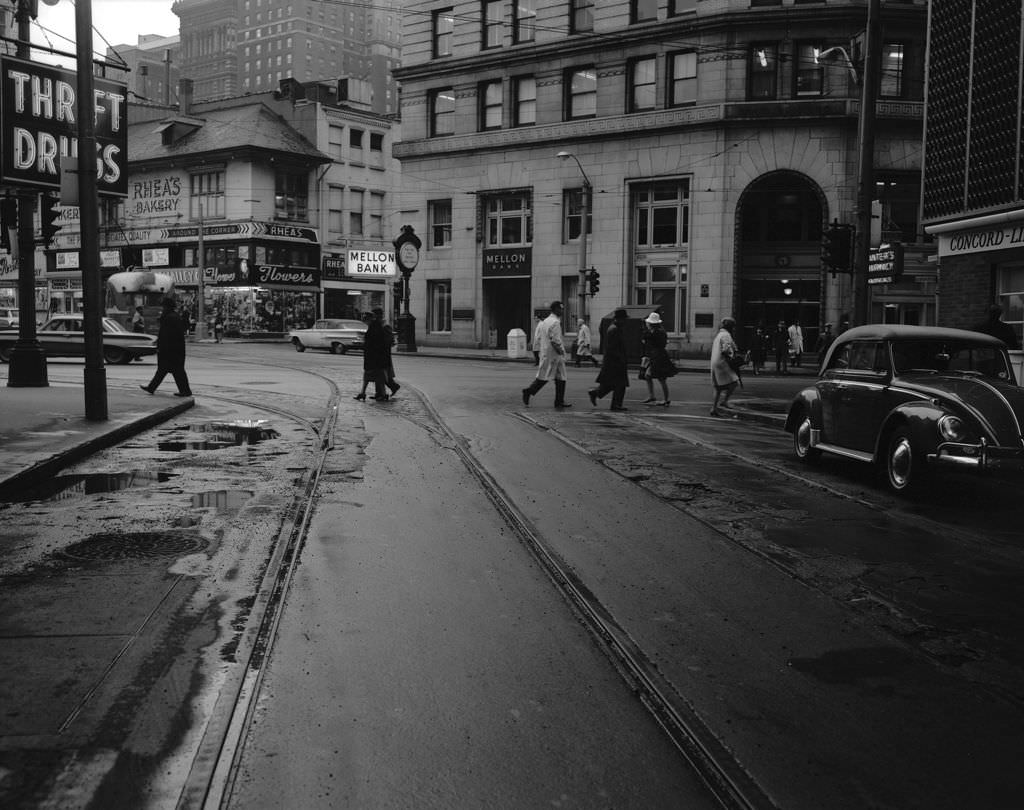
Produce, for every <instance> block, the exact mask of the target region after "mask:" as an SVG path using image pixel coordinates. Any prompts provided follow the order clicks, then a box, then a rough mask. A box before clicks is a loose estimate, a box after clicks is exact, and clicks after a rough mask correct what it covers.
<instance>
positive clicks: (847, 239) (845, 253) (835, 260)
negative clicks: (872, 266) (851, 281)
mask: <svg viewBox="0 0 1024 810" xmlns="http://www.w3.org/2000/svg"><path fill="white" fill-rule="evenodd" d="M852 249H853V228H852V227H850V226H849V225H841V224H839V222H833V223H832V224H831V225H829V226H828V228H826V229H825V231H824V233H822V235H821V263H822V264H823V265H825V266H826V267H827V268H830V269H831V270H832V271H837V270H849V269H850V265H851V264H852V261H851V256H850V253H851V251H852Z"/></svg>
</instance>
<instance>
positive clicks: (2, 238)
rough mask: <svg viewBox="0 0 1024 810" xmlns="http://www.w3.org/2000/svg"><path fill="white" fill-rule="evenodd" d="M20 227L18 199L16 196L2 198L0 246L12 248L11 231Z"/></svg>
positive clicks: (0, 208)
mask: <svg viewBox="0 0 1024 810" xmlns="http://www.w3.org/2000/svg"><path fill="white" fill-rule="evenodd" d="M17 227H18V201H17V200H16V199H14V197H4V198H3V200H0V248H3V249H4V250H7V251H9V250H10V249H11V231H12V230H14V229H15V228H17Z"/></svg>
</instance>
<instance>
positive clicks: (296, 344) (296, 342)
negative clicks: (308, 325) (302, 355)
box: [292, 338, 306, 352]
mask: <svg viewBox="0 0 1024 810" xmlns="http://www.w3.org/2000/svg"><path fill="white" fill-rule="evenodd" d="M292 346H294V347H295V351H297V352H304V351H306V347H305V346H303V345H302V341H301V340H299V339H298V338H295V339H294V340H293V341H292Z"/></svg>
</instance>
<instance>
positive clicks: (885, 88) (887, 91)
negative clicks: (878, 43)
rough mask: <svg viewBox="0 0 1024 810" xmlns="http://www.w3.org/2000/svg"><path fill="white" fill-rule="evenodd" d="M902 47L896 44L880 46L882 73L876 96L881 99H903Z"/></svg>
mask: <svg viewBox="0 0 1024 810" xmlns="http://www.w3.org/2000/svg"><path fill="white" fill-rule="evenodd" d="M904 50H905V49H904V47H903V45H902V44H900V43H898V42H886V43H885V45H883V46H882V73H881V77H880V80H879V89H878V94H879V95H880V96H881V97H882V98H903V56H904Z"/></svg>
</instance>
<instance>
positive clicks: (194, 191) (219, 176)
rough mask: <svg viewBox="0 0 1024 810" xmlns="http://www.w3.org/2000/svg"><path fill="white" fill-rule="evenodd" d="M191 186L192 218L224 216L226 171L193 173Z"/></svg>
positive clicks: (190, 209) (190, 208) (218, 217)
mask: <svg viewBox="0 0 1024 810" xmlns="http://www.w3.org/2000/svg"><path fill="white" fill-rule="evenodd" d="M189 188H190V194H189V203H188V204H189V211H188V215H189V217H190V218H191V219H202V220H206V219H221V218H223V217H224V172H203V173H202V174H193V175H192V176H191V178H190V181H189Z"/></svg>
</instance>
